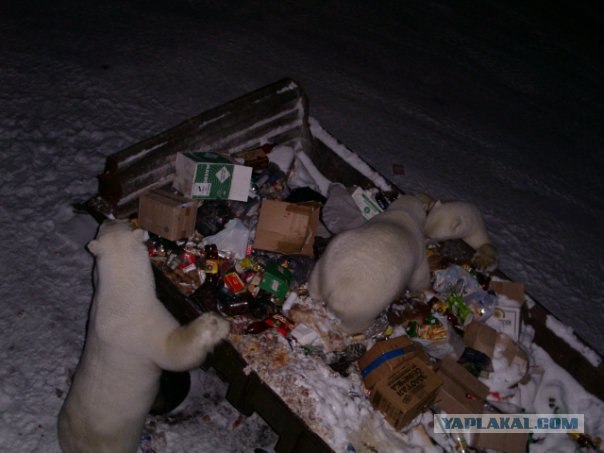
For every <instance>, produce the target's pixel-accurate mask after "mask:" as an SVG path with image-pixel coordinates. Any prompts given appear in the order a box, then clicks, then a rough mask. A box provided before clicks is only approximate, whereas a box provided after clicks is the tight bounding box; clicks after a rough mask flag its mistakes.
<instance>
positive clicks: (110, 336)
mask: <svg viewBox="0 0 604 453" xmlns="http://www.w3.org/2000/svg"><path fill="white" fill-rule="evenodd" d="M143 234H144V232H143V230H132V229H131V228H130V226H129V225H128V224H127V223H126V222H124V221H115V220H111V221H105V222H104V223H103V224H102V225H101V227H100V229H99V233H98V235H97V238H96V239H95V240H93V241H91V242H90V243H89V244H88V249H89V250H90V252H91V253H92V254H94V255H95V257H96V267H95V274H94V276H95V286H96V289H95V291H96V292H95V295H94V298H93V301H92V306H91V310H90V316H89V320H88V333H87V337H86V344H85V347H84V351H83V354H82V357H81V358H80V363H79V364H78V368H77V370H76V373H75V376H74V380H73V383H72V385H71V388H70V390H69V393H68V395H67V398H66V399H65V402H64V404H63V407H62V408H61V411H60V413H59V422H58V429H59V443H60V445H61V448H62V449H63V451H65V452H68V453H69V452H79V453H83V452H96V453H99V452H111V453H119V452H136V451H137V449H138V446H139V443H140V436H141V431H142V428H143V425H144V421H145V416H146V415H147V413H148V412H149V409H150V408H151V405H152V404H153V401H154V399H155V396H156V394H157V392H158V389H159V378H160V374H161V370H162V369H165V370H170V371H184V370H188V369H191V368H194V367H197V366H199V365H200V364H201V363H202V362H203V360H204V359H205V357H206V355H207V354H208V353H209V352H210V351H211V350H212V349H213V348H214V346H215V345H216V343H218V342H219V341H220V340H221V339H223V338H225V337H226V336H227V335H228V333H229V323H228V322H227V321H225V320H224V319H222V318H220V317H218V316H216V315H213V314H204V315H202V316H201V317H199V318H197V319H196V320H194V321H193V322H191V323H190V324H188V325H186V326H182V327H181V326H179V324H178V322H177V321H176V320H175V319H174V318H173V317H172V315H171V314H170V313H169V312H168V311H167V310H166V308H164V306H163V305H162V304H161V302H160V301H159V300H158V299H157V297H156V295H155V282H154V277H153V271H152V269H151V263H150V261H149V256H148V252H147V249H146V247H145V245H144V243H143Z"/></svg>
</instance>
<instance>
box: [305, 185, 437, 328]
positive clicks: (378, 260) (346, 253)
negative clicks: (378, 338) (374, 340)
mask: <svg viewBox="0 0 604 453" xmlns="http://www.w3.org/2000/svg"><path fill="white" fill-rule="evenodd" d="M425 220H426V210H425V207H424V205H423V203H422V201H420V200H419V199H418V198H416V197H414V196H411V195H402V196H400V197H399V198H398V199H396V200H395V201H394V202H393V203H392V204H391V205H390V206H389V207H388V209H387V210H386V211H384V212H382V213H380V214H378V215H376V216H374V217H373V218H371V219H370V220H369V221H368V222H367V223H365V224H363V225H361V226H360V227H358V228H354V229H351V230H347V231H344V232H342V233H339V234H337V235H336V236H335V237H334V238H333V239H332V240H331V241H330V243H329V244H328V246H327V248H326V249H325V252H324V253H323V255H322V256H321V257H320V258H319V260H318V261H317V263H316V265H315V267H314V268H313V271H312V273H311V276H310V279H309V292H310V295H311V297H312V298H313V299H315V300H323V301H324V302H325V303H326V305H327V306H328V307H329V308H330V309H331V311H332V312H333V313H334V314H335V315H336V316H337V317H338V318H339V319H340V320H341V326H342V328H343V330H345V331H347V332H350V333H354V332H360V331H362V330H364V329H366V328H368V327H370V326H371V325H372V323H373V322H374V321H375V318H376V316H377V315H378V314H379V313H380V312H381V311H382V310H384V309H386V308H387V307H388V306H389V305H390V304H391V303H392V302H393V301H394V299H395V298H396V297H397V296H398V295H399V294H401V293H402V292H403V291H404V290H405V289H407V288H408V289H410V290H420V289H424V288H427V287H428V286H429V284H430V269H429V267H428V259H427V256H426V251H425V237H424V233H423V231H424V223H425Z"/></svg>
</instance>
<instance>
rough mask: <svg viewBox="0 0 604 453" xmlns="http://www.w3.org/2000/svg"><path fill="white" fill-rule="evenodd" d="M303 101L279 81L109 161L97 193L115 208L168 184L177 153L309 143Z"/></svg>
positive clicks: (289, 85)
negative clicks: (261, 142)
mask: <svg viewBox="0 0 604 453" xmlns="http://www.w3.org/2000/svg"><path fill="white" fill-rule="evenodd" d="M306 112H307V100H306V97H305V95H304V92H303V91H302V89H301V87H300V86H299V85H298V84H297V83H296V82H295V81H293V80H291V79H283V80H281V81H279V82H276V83H274V84H271V85H269V86H267V87H264V88H261V89H259V90H256V91H254V92H252V93H249V94H247V95H245V96H243V97H241V98H238V99H235V100H233V101H231V102H228V103H226V104H224V105H221V106H219V107H216V108H215V109H212V110H209V111H206V112H204V113H202V114H200V115H198V116H196V117H193V118H191V119H189V120H186V121H184V122H182V123H181V124H179V125H177V126H175V127H173V128H171V129H168V130H166V131H164V132H162V133H160V134H158V135H156V136H154V137H151V138H149V139H147V140H144V141H142V142H140V143H137V144H135V145H132V146H130V147H128V148H126V149H124V150H122V151H119V152H117V153H114V154H112V155H111V156H109V157H108V158H107V161H106V164H105V170H104V171H103V173H102V174H101V175H100V176H99V193H100V194H101V195H102V196H103V198H104V199H105V200H107V201H108V202H109V203H110V204H111V205H113V206H114V207H116V206H119V205H123V204H127V203H129V202H131V201H132V199H134V198H137V197H138V196H139V195H140V194H141V193H142V192H144V191H146V190H149V189H150V188H154V187H156V186H158V185H163V184H165V183H166V182H170V181H171V179H172V178H173V173H174V161H175V158H176V153H177V152H178V151H183V150H188V149H204V150H208V151H224V150H225V149H226V150H231V149H232V148H234V147H238V149H237V150H240V149H244V148H246V147H248V146H249V147H253V146H254V145H256V144H259V143H258V141H259V140H260V139H261V138H264V139H265V140H266V141H268V142H276V141H277V140H282V139H283V138H284V137H288V136H289V137H300V138H303V137H307V136H308V133H307V132H305V130H307V129H308V126H307V113H306Z"/></svg>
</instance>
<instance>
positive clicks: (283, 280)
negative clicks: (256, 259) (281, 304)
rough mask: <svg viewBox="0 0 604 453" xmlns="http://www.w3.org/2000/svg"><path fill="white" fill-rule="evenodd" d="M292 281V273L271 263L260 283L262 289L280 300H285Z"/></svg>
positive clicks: (267, 266)
mask: <svg viewBox="0 0 604 453" xmlns="http://www.w3.org/2000/svg"><path fill="white" fill-rule="evenodd" d="M291 281H292V273H291V272H290V271H289V270H288V269H285V268H284V267H282V266H279V265H278V264H277V263H273V262H270V263H268V264H267V265H266V268H265V269H264V275H263V276H262V280H261V281H260V285H259V286H260V289H263V290H264V291H268V292H269V293H271V294H274V295H275V296H277V297H278V298H279V299H285V296H287V293H288V292H289V285H290V283H291Z"/></svg>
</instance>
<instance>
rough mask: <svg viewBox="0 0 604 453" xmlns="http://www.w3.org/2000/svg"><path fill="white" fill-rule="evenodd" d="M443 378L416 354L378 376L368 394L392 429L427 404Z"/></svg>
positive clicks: (431, 400)
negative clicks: (386, 373)
mask: <svg viewBox="0 0 604 453" xmlns="http://www.w3.org/2000/svg"><path fill="white" fill-rule="evenodd" d="M441 384H442V381H441V380H440V378H439V377H438V376H437V375H436V374H435V373H434V372H433V371H432V370H431V369H430V368H429V367H428V365H426V364H425V363H424V362H423V360H421V359H420V358H419V357H413V358H411V359H410V360H407V361H406V362H403V363H400V364H399V365H398V366H397V367H396V368H395V369H394V370H393V371H392V373H391V374H390V375H389V376H388V377H386V378H384V379H382V380H380V381H379V382H378V383H377V384H376V385H375V387H373V390H372V391H371V394H370V395H369V400H370V401H371V404H372V405H373V407H374V408H375V409H377V410H379V411H380V412H381V413H382V414H383V415H384V418H385V419H386V421H387V422H388V423H390V424H391V425H392V426H393V427H394V429H396V430H399V429H401V428H404V427H405V426H406V425H408V424H409V422H410V421H411V420H413V419H414V418H415V417H416V416H417V415H418V414H420V413H421V412H423V411H424V410H425V409H426V408H427V407H429V406H430V405H431V404H432V402H433V401H434V398H435V397H436V392H437V391H438V389H439V388H440V386H441Z"/></svg>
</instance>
